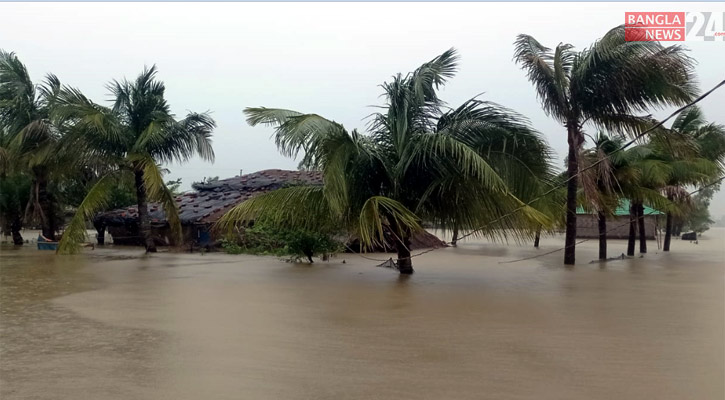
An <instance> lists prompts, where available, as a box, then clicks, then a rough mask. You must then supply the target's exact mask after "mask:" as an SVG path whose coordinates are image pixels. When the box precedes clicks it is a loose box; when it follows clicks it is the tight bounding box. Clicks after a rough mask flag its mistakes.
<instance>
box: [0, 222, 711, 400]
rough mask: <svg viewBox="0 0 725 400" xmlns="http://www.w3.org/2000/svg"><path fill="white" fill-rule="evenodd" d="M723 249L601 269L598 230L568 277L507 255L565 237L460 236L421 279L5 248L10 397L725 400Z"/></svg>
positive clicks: (232, 259) (2, 300) (1, 358)
mask: <svg viewBox="0 0 725 400" xmlns="http://www.w3.org/2000/svg"><path fill="white" fill-rule="evenodd" d="M720 233H722V232H718V231H717V230H713V231H711V232H709V234H710V235H709V236H710V237H713V238H714V237H722V236H721V235H720ZM723 244H725V243H723V241H722V239H719V240H716V239H713V240H711V241H707V240H703V241H701V242H700V244H699V245H697V246H695V245H691V244H688V243H684V242H683V243H679V242H677V243H675V246H674V248H673V251H674V253H672V254H660V253H657V252H656V251H654V252H652V253H651V254H648V255H647V256H646V258H641V259H640V258H637V259H632V260H623V261H612V262H609V263H606V264H604V265H600V264H588V261H589V260H590V259H592V258H594V256H595V255H596V248H595V247H594V246H595V244H593V243H591V244H590V243H587V245H585V246H582V248H581V249H580V250H579V254H578V257H579V260H580V261H581V265H578V266H577V267H576V268H574V269H571V270H567V269H564V268H562V267H561V266H560V257H561V255H560V254H552V255H551V256H546V257H542V258H539V259H535V260H530V261H526V262H522V263H516V264H499V262H500V261H506V260H510V259H514V258H519V257H527V256H530V255H534V254H536V252H537V251H539V252H542V253H543V252H546V251H547V250H550V249H553V248H556V246H558V245H560V239H559V238H549V239H546V240H544V241H543V242H542V246H543V247H542V248H541V249H540V250H535V249H533V248H530V247H528V246H524V247H516V246H509V247H502V246H501V245H496V244H487V243H463V244H462V245H461V246H460V247H459V248H455V249H445V250H441V251H437V252H433V253H430V254H429V255H426V256H424V257H420V258H418V259H415V267H416V270H417V272H416V274H415V275H413V276H411V277H407V276H404V277H398V276H396V274H395V273H394V272H392V271H391V270H387V269H381V268H374V267H372V266H371V264H373V263H372V262H369V261H366V260H363V259H360V258H358V257H356V256H353V255H345V256H341V257H339V258H337V259H333V260H332V261H331V262H329V263H317V264H315V265H312V266H309V265H294V264H287V263H283V262H280V261H278V260H276V259H274V258H262V257H252V256H227V255H223V254H206V255H200V254H193V255H191V254H168V253H167V254H156V255H152V256H143V255H141V251H138V250H128V249H126V250H118V249H98V250H94V251H91V250H88V251H87V252H86V253H84V254H83V255H79V256H73V257H69V256H68V257H56V256H55V255H53V254H52V253H46V252H39V251H35V250H33V249H30V248H24V249H19V250H18V249H13V248H11V247H3V248H2V251H1V252H0V263H1V264H0V306H1V309H0V317H1V319H0V338H1V339H0V397H2V398H3V399H24V398H33V399H78V398H88V393H93V396H92V397H93V398H99V399H158V398H173V399H199V398H213V399H227V398H228V399H240V398H244V399H246V398H249V399H340V398H354V399H366V398H381V399H388V398H396V399H398V398H403V399H407V398H416V399H444V398H456V399H480V398H496V399H530V398H536V399H648V398H656V399H722V398H723V397H725V396H724V395H725V389H724V387H723V375H724V374H725V366H724V361H723V354H724V352H725V348H724V346H723V337H724V334H725V332H724V330H725V328H724V327H725V323H724V321H723V320H724V319H725V304H724V295H725V291H724V288H723V277H724V274H723V272H724V266H723V255H725V247H723ZM618 247H622V248H623V247H624V245H623V244H622V243H621V242H612V243H611V244H610V249H611V251H612V252H615V251H617V249H618ZM342 258H345V259H346V263H345V264H343V263H342Z"/></svg>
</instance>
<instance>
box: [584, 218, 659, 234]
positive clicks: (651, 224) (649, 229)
mask: <svg viewBox="0 0 725 400" xmlns="http://www.w3.org/2000/svg"><path fill="white" fill-rule="evenodd" d="M657 227H658V221H657V216H656V215H645V217H644V228H645V229H644V230H645V237H646V238H647V239H654V238H655V231H656V229H657ZM637 234H639V230H637ZM576 236H577V237H580V238H597V237H599V225H598V222H597V216H596V215H591V214H579V215H577V216H576ZM607 238H611V239H627V238H629V216H619V217H614V218H607Z"/></svg>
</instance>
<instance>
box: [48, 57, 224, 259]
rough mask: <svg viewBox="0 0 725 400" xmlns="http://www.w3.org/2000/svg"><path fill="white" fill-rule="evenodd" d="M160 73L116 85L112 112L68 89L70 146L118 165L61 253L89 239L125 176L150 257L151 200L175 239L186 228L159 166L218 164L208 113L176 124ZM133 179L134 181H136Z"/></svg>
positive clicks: (92, 195)
mask: <svg viewBox="0 0 725 400" xmlns="http://www.w3.org/2000/svg"><path fill="white" fill-rule="evenodd" d="M155 75H156V68H155V67H152V68H150V69H146V70H144V71H143V73H141V74H140V75H139V76H138V77H137V78H136V80H135V81H133V82H129V81H127V80H123V81H113V82H112V83H111V84H110V85H109V89H110V90H111V93H112V95H113V97H114V104H113V106H112V107H111V108H106V107H102V106H100V105H97V104H95V103H93V102H92V101H90V100H89V99H87V98H86V97H85V96H84V95H83V94H82V93H80V92H79V91H78V90H75V89H71V88H65V90H64V91H63V93H62V94H61V98H60V104H59V105H58V114H59V118H61V119H62V120H63V121H64V123H65V124H67V125H68V126H69V132H70V133H69V135H70V136H71V139H70V140H69V143H70V144H69V145H70V146H73V147H75V148H77V149H80V151H84V152H86V153H87V154H91V155H93V156H96V157H100V158H103V159H105V160H107V162H108V163H109V164H110V165H111V166H112V168H111V169H110V171H109V172H108V173H107V174H106V175H105V176H103V177H102V178H100V179H99V180H98V182H97V183H96V184H95V186H93V187H92V188H91V189H90V191H89V192H88V195H87V196H86V198H85V199H84V200H83V202H82V203H81V205H80V206H79V207H78V211H77V212H76V214H75V216H74V217H73V219H72V220H71V222H70V224H69V226H68V228H67V229H66V231H65V234H64V235H63V239H62V240H61V242H60V247H59V251H60V252H62V253H71V252H74V251H76V250H77V248H78V244H79V243H80V242H82V241H83V240H84V239H85V220H87V219H91V218H92V217H93V216H94V214H95V213H96V212H97V211H98V210H100V209H101V208H102V207H103V206H104V205H105V204H106V203H107V201H108V197H109V194H110V190H109V188H110V186H111V185H113V183H114V181H115V180H117V179H121V178H122V177H123V175H125V178H126V179H129V178H130V179H133V181H134V184H135V187H136V197H137V203H138V214H139V227H140V233H141V236H142V238H143V241H144V244H145V246H146V251H147V252H154V251H156V245H155V243H154V238H153V236H152V234H151V221H150V219H149V215H148V205H147V202H148V201H149V200H153V201H158V202H160V203H161V204H162V205H163V207H164V210H165V212H166V216H167V220H168V223H169V225H170V227H171V229H172V232H173V233H174V236H175V239H178V238H179V237H180V233H181V225H180V221H179V216H178V210H177V208H176V203H175V202H174V198H173V195H172V194H171V192H170V191H169V190H168V188H167V187H166V185H165V184H164V181H163V177H162V172H161V170H160V168H159V165H158V164H159V163H166V162H172V161H176V162H184V161H186V160H188V159H189V158H191V157H193V156H194V155H199V156H200V157H201V158H202V159H204V160H208V161H213V159H214V151H213V150H212V147H211V133H212V130H213V129H214V127H215V123H214V120H213V119H211V117H209V115H208V114H206V113H202V114H198V113H189V114H188V115H187V116H186V118H184V119H181V120H176V119H175V117H174V115H173V114H172V113H171V111H170V107H169V105H168V103H167V102H166V99H164V92H165V87H164V84H163V83H162V82H160V81H158V80H156V79H155ZM129 175H132V178H131V176H129Z"/></svg>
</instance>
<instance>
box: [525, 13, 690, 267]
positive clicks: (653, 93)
mask: <svg viewBox="0 0 725 400" xmlns="http://www.w3.org/2000/svg"><path fill="white" fill-rule="evenodd" d="M515 46H516V49H515V55H514V57H515V59H516V62H517V63H519V64H520V65H521V66H522V68H523V69H524V70H525V71H526V73H527V75H528V78H529V80H530V81H531V82H532V83H533V84H534V87H535V88H536V93H537V95H538V97H539V99H540V101H541V103H542V106H543V108H544V111H545V112H546V113H547V114H549V115H550V116H552V117H553V118H555V119H556V120H557V121H558V122H560V123H562V124H563V125H564V126H566V129H567V141H568V144H569V152H568V157H567V178H568V182H567V199H566V204H567V216H566V250H565V252H564V263H565V264H574V262H575V248H574V247H575V240H576V193H577V188H578V183H577V172H578V170H579V167H578V158H577V155H578V154H579V150H580V149H581V146H582V144H583V143H584V141H585V138H584V126H585V124H587V123H590V124H593V125H594V126H596V127H597V128H604V129H607V130H608V131H610V132H612V133H616V134H625V133H626V134H637V133H639V132H641V131H642V130H643V129H646V127H647V126H649V124H650V121H649V118H643V117H640V116H637V115H636V114H638V113H643V112H646V111H647V110H648V109H649V108H651V107H655V108H657V107H664V106H667V105H681V104H685V103H687V102H688V101H690V100H691V99H692V98H693V96H694V94H695V91H696V88H695V85H694V83H693V78H692V74H693V66H692V64H693V63H692V61H691V59H690V58H688V57H687V56H686V55H685V50H684V49H683V48H682V47H680V46H670V47H663V46H661V45H660V44H659V43H658V42H627V41H625V37H624V27H623V26H619V27H616V28H614V29H612V30H610V31H609V32H607V34H606V35H604V37H602V38H601V39H600V40H598V41H597V42H595V43H594V44H593V45H592V46H590V47H588V48H586V49H584V50H582V51H575V50H574V48H573V46H572V45H570V44H564V43H562V44H559V45H558V46H556V48H555V49H553V50H552V49H550V48H548V47H545V46H543V45H542V44H541V43H539V42H538V41H537V40H536V39H534V38H533V37H531V36H529V35H519V36H518V37H517V39H516V42H515Z"/></svg>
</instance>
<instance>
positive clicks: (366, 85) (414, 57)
mask: <svg viewBox="0 0 725 400" xmlns="http://www.w3.org/2000/svg"><path fill="white" fill-rule="evenodd" d="M625 11H712V12H720V13H722V12H725V3H683V4H675V3H588V4H587V3H581V4H577V3H455V4H451V3H309V4H306V3H214V4H208V3H206V4H195V3H156V4H152V3H101V4H91V3H70V4H60V3H17V4H9V3H0V15H2V16H3V17H2V21H3V22H2V24H0V48H2V49H4V50H7V51H14V52H16V53H17V54H18V56H19V57H20V58H21V60H22V61H23V62H24V63H25V64H26V65H27V67H28V69H29V71H30V74H31V76H32V78H33V79H34V80H36V81H40V80H41V79H42V78H43V76H44V75H45V74H46V73H48V72H53V73H55V74H56V75H58V77H59V78H60V79H61V80H62V82H63V83H65V84H68V85H71V86H75V87H78V88H80V89H81V90H82V91H83V92H84V93H85V94H86V95H87V96H89V97H90V98H92V99H93V100H95V101H96V102H99V103H104V102H106V101H107V100H108V99H109V96H108V93H107V91H106V90H105V88H104V85H105V84H106V83H107V82H108V81H109V80H111V79H113V78H116V79H119V78H123V77H127V78H134V77H135V76H136V75H137V74H138V73H139V72H141V70H142V69H143V67H144V65H148V66H150V65H153V64H156V65H157V67H158V68H159V75H158V77H159V78H160V79H162V80H163V81H164V82H165V83H166V87H167V99H168V100H169V103H170V104H171V106H172V109H173V110H174V112H175V113H176V114H177V115H179V116H183V114H185V113H186V112H187V111H188V110H193V111H206V110H209V111H211V112H212V113H213V114H212V115H213V117H214V118H215V119H216V121H217V123H218V128H217V130H216V131H215V134H214V149H215V151H216V162H215V163H214V164H213V165H212V164H207V163H203V162H201V161H198V160H193V161H191V162H189V163H187V164H184V165H171V166H169V168H170V169H171V171H172V172H171V175H170V178H178V177H181V178H182V179H183V182H184V187H185V188H188V187H189V185H190V184H191V182H193V181H198V180H201V179H202V178H204V177H207V176H217V175H218V176H220V177H221V178H225V177H230V176H234V175H236V174H238V173H239V170H240V169H243V170H244V172H245V173H248V172H253V171H257V170H261V169H267V168H287V169H294V168H295V167H296V165H297V162H296V161H293V160H290V159H286V158H284V157H282V156H280V155H279V154H278V152H277V150H276V148H275V146H274V143H273V141H272V140H271V139H270V135H271V133H272V131H271V129H269V128H263V127H259V128H251V127H249V126H248V125H247V124H246V123H245V121H244V116H243V114H242V110H243V109H244V107H253V106H266V107H280V108H290V109H294V110H298V111H303V112H315V113H318V114H321V115H323V116H325V117H327V118H330V119H334V120H336V121H338V122H341V123H343V124H344V125H345V126H346V127H347V128H348V129H352V128H360V129H362V128H364V127H365V121H364V120H363V119H364V118H365V117H366V116H367V115H369V114H370V113H371V112H372V111H373V110H372V109H371V108H370V107H369V106H370V105H376V104H381V99H380V98H379V95H380V93H381V89H380V88H379V87H378V85H379V84H380V83H382V82H384V81H386V80H387V79H389V78H390V76H391V75H393V74H394V73H397V72H408V71H411V70H413V69H415V68H416V67H417V66H419V65H420V64H421V63H423V62H425V61H427V60H429V59H431V58H433V57H435V56H436V55H438V54H440V53H441V52H443V51H445V50H446V49H448V48H450V47H455V48H456V49H458V51H459V53H460V56H461V62H460V70H459V73H458V75H457V76H456V77H455V78H453V80H452V81H451V82H450V83H449V84H448V85H447V86H446V87H445V89H444V90H443V93H442V97H443V99H444V100H446V101H447V102H448V103H449V104H450V105H452V106H457V105H459V104H460V103H461V102H463V101H465V100H467V99H468V98H470V97H473V96H475V95H477V94H479V93H481V92H485V94H484V96H483V97H482V98H483V99H485V100H490V101H495V102H497V103H500V104H503V105H505V106H507V107H510V108H513V109H514V110H516V111H518V112H520V113H522V114H524V115H526V116H527V117H528V118H530V120H531V121H532V124H533V125H534V127H535V128H536V129H538V130H539V131H541V132H542V133H544V134H545V135H546V137H547V139H548V140H549V143H550V144H551V145H552V146H553V147H554V148H555V149H556V151H557V152H558V153H559V155H560V158H561V157H562V156H563V155H564V154H565V150H566V136H565V129H564V128H563V127H561V126H559V124H557V123H556V122H554V121H553V120H551V119H550V118H548V117H547V116H546V115H545V114H544V113H543V112H542V111H541V108H540V106H539V103H538V101H537V99H536V96H535V94H534V90H533V89H532V86H531V84H530V83H529V82H528V81H527V80H526V77H525V75H524V72H523V71H521V70H520V69H519V68H518V67H517V66H516V65H515V64H514V62H513V61H512V54H513V45H512V42H513V41H514V38H515V36H516V35H517V34H519V33H527V34H531V35H533V36H534V37H536V38H537V39H538V40H539V41H540V42H542V43H543V44H545V45H547V46H549V47H554V46H556V45H557V44H558V43H559V42H568V43H571V44H573V45H575V46H576V47H577V48H583V47H585V46H587V45H589V44H590V43H592V41H594V40H595V39H597V38H598V37H600V36H601V35H603V34H604V33H605V32H606V31H607V30H608V29H610V28H612V27H614V26H615V25H618V24H621V23H623V22H624V12H625ZM684 44H685V45H686V46H687V47H688V48H689V49H690V50H691V51H690V55H691V56H692V57H694V58H695V59H696V60H697V61H698V63H699V64H698V66H697V72H698V76H699V80H700V86H701V88H702V89H703V90H707V89H709V88H710V87H712V86H714V85H715V84H716V83H717V82H719V81H720V80H722V79H725V42H722V41H721V42H685V43H684ZM701 104H702V108H703V109H704V111H705V114H706V116H707V118H708V119H709V120H711V121H716V122H719V123H723V124H725V89H721V90H720V91H718V92H716V93H715V94H713V95H712V96H710V97H708V98H707V99H705V100H704V101H703V102H702V103H701ZM670 112H671V110H670ZM667 114H668V113H667V110H663V111H659V112H656V113H655V115H656V116H658V117H664V116H665V115H667ZM560 164H561V162H560ZM711 211H712V214H713V215H715V216H719V215H723V214H725V193H723V192H721V193H719V194H718V195H717V196H716V197H715V201H714V204H713V205H712V207H711Z"/></svg>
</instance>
